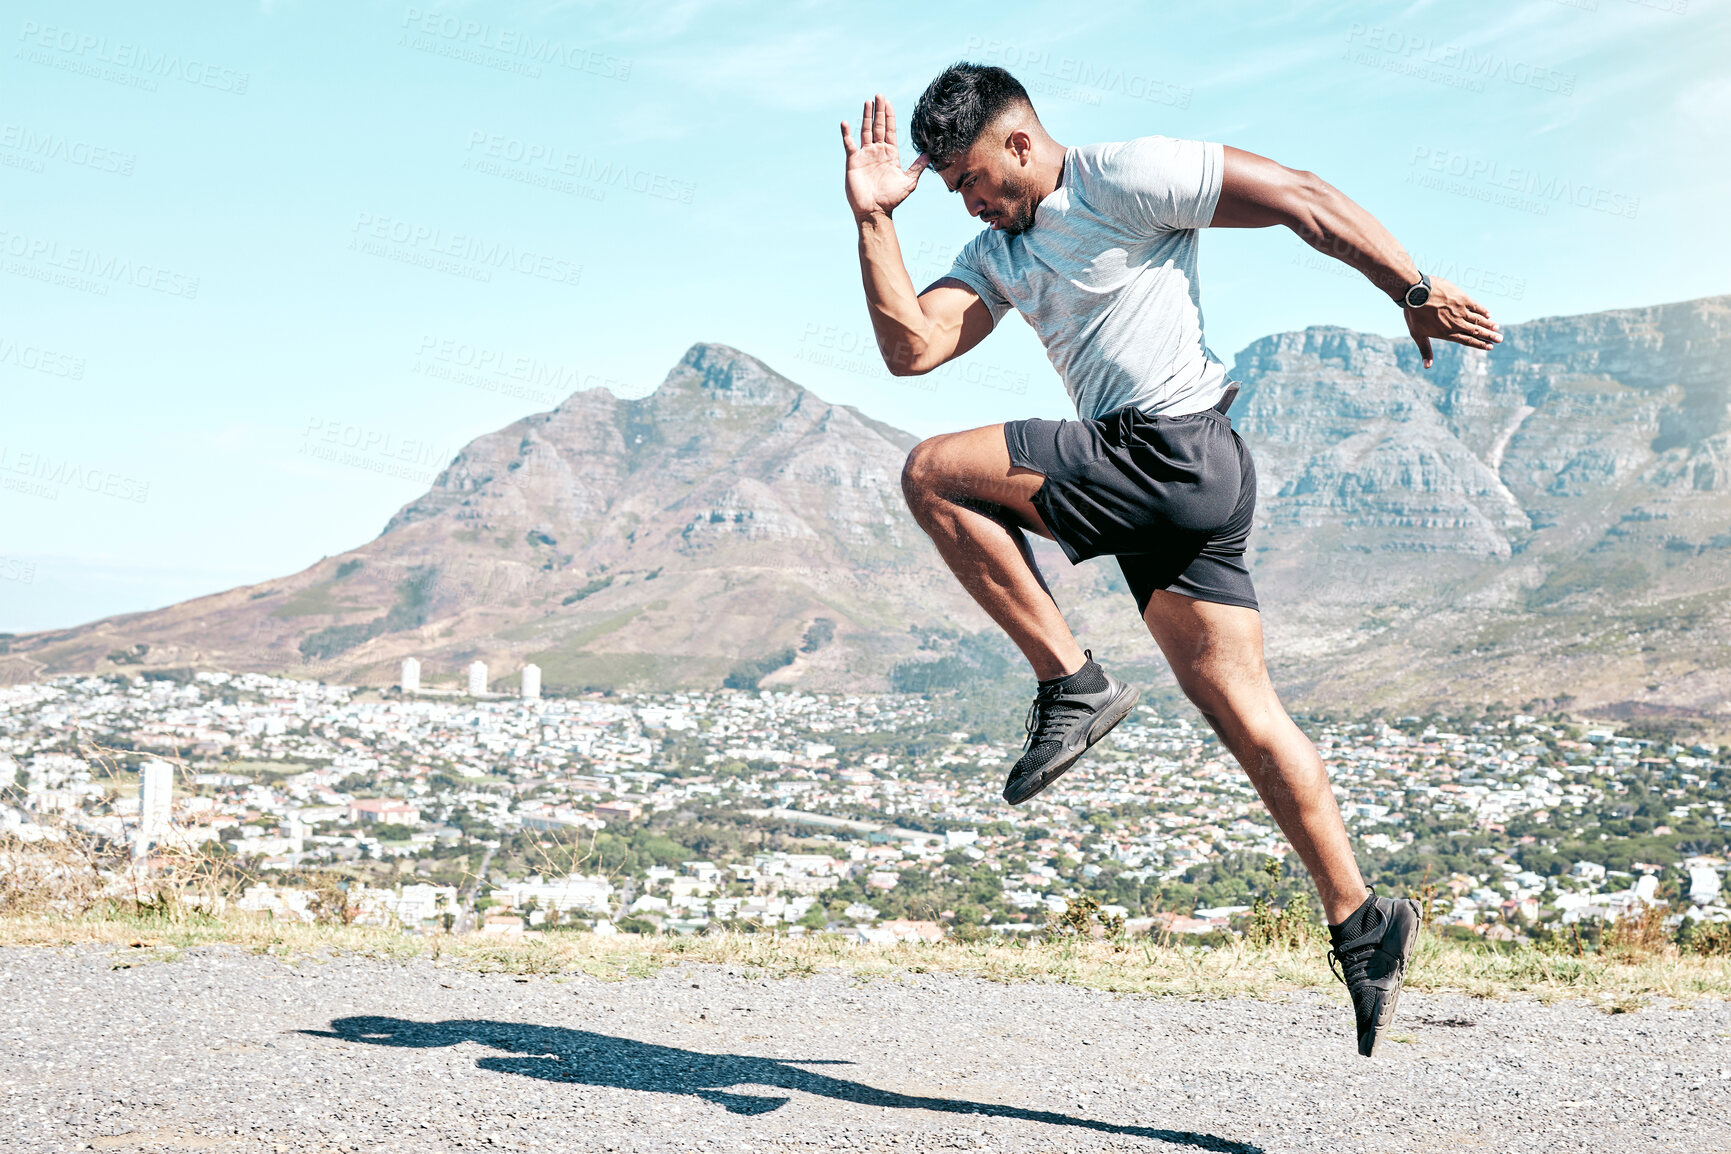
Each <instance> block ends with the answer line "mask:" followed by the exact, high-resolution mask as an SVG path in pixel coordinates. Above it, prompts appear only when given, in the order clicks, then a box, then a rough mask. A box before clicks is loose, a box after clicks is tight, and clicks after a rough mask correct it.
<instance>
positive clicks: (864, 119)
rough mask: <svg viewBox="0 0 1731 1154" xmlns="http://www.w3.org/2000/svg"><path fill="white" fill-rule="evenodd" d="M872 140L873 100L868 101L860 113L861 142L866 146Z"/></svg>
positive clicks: (861, 145)
mask: <svg viewBox="0 0 1731 1154" xmlns="http://www.w3.org/2000/svg"><path fill="white" fill-rule="evenodd" d="M871 142H872V102H871V101H869V100H868V101H866V102H865V107H864V109H863V110H862V111H861V112H860V114H859V143H860V147H861V148H864V147H865V146H866V145H868V144H870V143H871Z"/></svg>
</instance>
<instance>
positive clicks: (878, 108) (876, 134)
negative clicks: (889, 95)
mask: <svg viewBox="0 0 1731 1154" xmlns="http://www.w3.org/2000/svg"><path fill="white" fill-rule="evenodd" d="M887 107H888V103H887V102H886V101H885V100H884V98H883V94H882V93H879V94H878V95H876V96H874V97H872V143H873V144H878V143H881V142H882V141H883V139H884V131H885V129H884V110H885V109H886V108H887Z"/></svg>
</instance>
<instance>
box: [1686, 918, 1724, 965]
mask: <svg viewBox="0 0 1731 1154" xmlns="http://www.w3.org/2000/svg"><path fill="white" fill-rule="evenodd" d="M1689 952H1690V953H1692V954H1696V955H1698V956H1700V957H1704V958H1731V922H1697V923H1695V930H1694V932H1693V933H1691V934H1690V935H1689Z"/></svg>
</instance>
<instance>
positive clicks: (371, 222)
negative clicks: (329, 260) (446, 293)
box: [351, 212, 583, 285]
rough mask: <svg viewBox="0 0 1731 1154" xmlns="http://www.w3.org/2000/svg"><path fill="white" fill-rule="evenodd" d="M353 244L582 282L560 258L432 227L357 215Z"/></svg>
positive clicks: (578, 268)
mask: <svg viewBox="0 0 1731 1154" xmlns="http://www.w3.org/2000/svg"><path fill="white" fill-rule="evenodd" d="M352 231H353V233H354V237H353V238H352V240H351V245H353V244H354V243H355V242H364V241H373V242H376V243H380V244H386V245H394V246H396V247H397V248H398V249H401V250H403V251H407V252H420V253H426V254H430V255H436V256H442V257H450V258H453V259H456V260H460V261H466V262H468V263H469V264H471V265H476V266H479V267H480V268H481V269H489V268H498V269H510V270H511V271H512V272H516V273H521V274H522V275H523V276H532V277H538V278H539V279H541V280H547V281H553V282H554V283H556V284H570V285H574V284H578V283H580V282H581V281H582V279H583V266H582V265H580V264H577V263H575V262H573V261H569V260H565V259H563V258H562V257H556V256H550V255H548V254H546V253H538V252H535V251H533V250H531V249H526V248H519V247H517V246H516V245H512V244H505V243H503V242H500V241H496V240H486V239H484V238H482V237H479V236H475V235H474V234H472V233H462V232H447V231H446V230H444V229H442V228H438V227H435V226H433V225H425V224H416V223H415V222H414V221H408V220H402V219H400V218H397V217H390V216H383V215H380V214H378V213H372V212H358V213H356V214H355V223H354V227H353V229H352Z"/></svg>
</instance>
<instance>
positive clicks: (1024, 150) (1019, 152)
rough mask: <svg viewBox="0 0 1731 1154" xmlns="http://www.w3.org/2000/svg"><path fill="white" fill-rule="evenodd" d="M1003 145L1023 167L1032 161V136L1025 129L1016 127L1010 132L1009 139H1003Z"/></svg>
mask: <svg viewBox="0 0 1731 1154" xmlns="http://www.w3.org/2000/svg"><path fill="white" fill-rule="evenodd" d="M1004 147H1005V148H1007V149H1009V150H1010V151H1011V152H1012V153H1014V154H1015V156H1016V161H1017V163H1018V164H1020V165H1021V166H1022V167H1023V168H1026V167H1027V166H1028V165H1030V164H1032V163H1034V138H1033V137H1031V136H1029V135H1028V133H1027V130H1026V129H1022V128H1018V129H1016V130H1015V131H1014V132H1012V133H1010V137H1009V139H1008V140H1006V141H1004Z"/></svg>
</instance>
